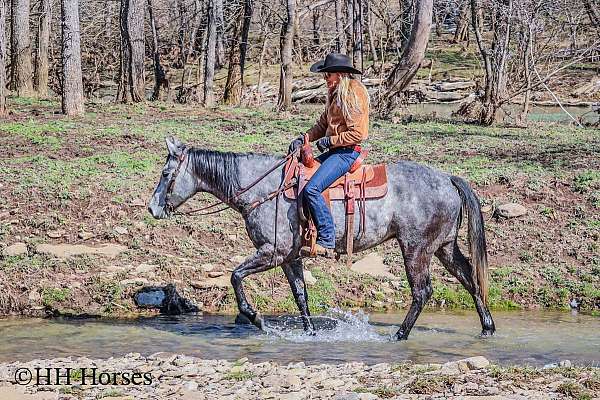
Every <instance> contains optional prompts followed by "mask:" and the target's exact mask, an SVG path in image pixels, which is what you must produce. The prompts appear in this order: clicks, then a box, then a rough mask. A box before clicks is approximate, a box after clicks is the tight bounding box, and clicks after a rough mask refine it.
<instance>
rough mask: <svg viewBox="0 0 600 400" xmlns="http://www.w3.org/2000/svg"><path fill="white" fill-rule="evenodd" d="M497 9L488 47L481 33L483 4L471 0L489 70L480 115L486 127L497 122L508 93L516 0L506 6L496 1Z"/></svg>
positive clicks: (477, 36) (474, 26)
mask: <svg viewBox="0 0 600 400" xmlns="http://www.w3.org/2000/svg"><path fill="white" fill-rule="evenodd" d="M493 6H494V8H493V9H492V10H491V11H492V13H493V16H494V21H495V26H494V35H493V38H492V43H491V45H490V46H489V47H488V46H486V44H485V42H484V39H483V34H482V32H481V25H482V24H481V22H480V21H479V18H480V11H479V9H480V6H479V1H478V0H471V20H472V25H473V31H474V33H475V38H476V40H477V46H478V47H479V53H480V54H481V58H482V60H483V64H484V68H485V87H484V92H483V96H482V97H481V99H480V100H481V104H482V105H483V108H482V110H481V111H480V113H479V122H480V123H482V124H484V125H491V124H492V123H494V122H495V120H496V112H497V111H498V108H499V107H500V105H501V100H502V98H503V97H505V94H506V93H505V92H506V84H507V58H508V56H509V44H510V36H511V30H512V22H513V0H506V3H505V4H499V3H498V2H495V1H494V2H493Z"/></svg>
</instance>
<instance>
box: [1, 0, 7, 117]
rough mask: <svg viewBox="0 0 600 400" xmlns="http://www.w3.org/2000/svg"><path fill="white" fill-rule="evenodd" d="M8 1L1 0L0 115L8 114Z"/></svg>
mask: <svg viewBox="0 0 600 400" xmlns="http://www.w3.org/2000/svg"><path fill="white" fill-rule="evenodd" d="M6 1H7V0H0V116H4V115H6Z"/></svg>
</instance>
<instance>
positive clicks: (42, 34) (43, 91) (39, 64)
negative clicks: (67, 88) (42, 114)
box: [33, 0, 52, 97]
mask: <svg viewBox="0 0 600 400" xmlns="http://www.w3.org/2000/svg"><path fill="white" fill-rule="evenodd" d="M51 19H52V9H51V2H50V0H41V2H40V15H39V20H38V31H37V40H36V41H37V46H36V52H35V70H34V77H33V84H34V87H35V90H36V92H37V94H38V96H40V97H46V96H48V46H49V44H50V21H51Z"/></svg>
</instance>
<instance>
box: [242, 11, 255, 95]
mask: <svg viewBox="0 0 600 400" xmlns="http://www.w3.org/2000/svg"><path fill="white" fill-rule="evenodd" d="M253 10H254V1H253V0H245V1H244V22H243V24H242V37H241V40H240V90H243V89H244V68H245V66H246V53H247V50H248V33H249V32H250V22H252V14H253Z"/></svg>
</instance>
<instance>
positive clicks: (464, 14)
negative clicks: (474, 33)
mask: <svg viewBox="0 0 600 400" xmlns="http://www.w3.org/2000/svg"><path fill="white" fill-rule="evenodd" d="M469 10H470V7H469V5H468V4H467V2H466V1H463V2H462V3H461V5H460V11H459V13H458V16H457V19H456V30H455V31H454V40H453V42H454V43H462V42H466V41H467V40H468V39H469Z"/></svg>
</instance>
